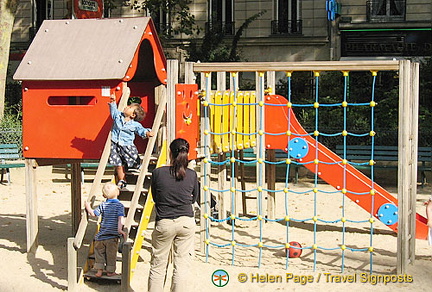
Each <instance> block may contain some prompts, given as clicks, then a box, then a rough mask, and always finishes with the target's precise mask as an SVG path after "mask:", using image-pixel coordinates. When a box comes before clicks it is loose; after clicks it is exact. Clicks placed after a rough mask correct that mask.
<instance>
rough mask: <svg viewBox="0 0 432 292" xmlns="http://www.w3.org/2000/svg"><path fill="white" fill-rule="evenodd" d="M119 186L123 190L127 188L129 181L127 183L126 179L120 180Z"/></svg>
mask: <svg viewBox="0 0 432 292" xmlns="http://www.w3.org/2000/svg"><path fill="white" fill-rule="evenodd" d="M117 186H118V188H119V189H120V190H123V189H125V188H126V186H127V183H126V181H124V180H120V181H119V182H118V183H117Z"/></svg>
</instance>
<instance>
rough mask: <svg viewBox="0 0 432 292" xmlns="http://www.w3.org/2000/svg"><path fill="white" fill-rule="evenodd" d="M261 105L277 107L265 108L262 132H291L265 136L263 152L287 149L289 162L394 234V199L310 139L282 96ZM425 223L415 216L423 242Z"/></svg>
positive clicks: (425, 232)
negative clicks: (265, 150)
mask: <svg viewBox="0 0 432 292" xmlns="http://www.w3.org/2000/svg"><path fill="white" fill-rule="evenodd" d="M265 103H266V104H275V105H280V106H266V107H265V129H266V132H269V133H286V132H287V131H290V132H291V136H290V137H289V136H288V135H282V136H281V135H277V136H274V135H267V136H266V142H265V143H266V148H267V149H287V148H289V149H290V155H291V156H292V157H293V159H295V160H296V161H298V162H299V163H305V164H304V166H305V167H306V168H308V169H309V170H310V171H312V172H313V173H316V174H318V176H319V177H320V178H321V179H323V180H324V181H326V182H327V183H328V184H330V185H332V186H333V187H335V188H336V189H338V190H341V192H344V193H345V194H346V196H347V197H348V198H350V199H351V200H353V201H354V202H356V203H357V204H358V205H359V206H360V207H362V208H363V209H365V210H366V211H367V212H369V213H372V214H373V216H374V217H376V218H377V219H378V220H380V221H381V222H383V223H384V224H386V225H387V226H388V227H389V228H391V229H393V230H394V231H395V232H397V230H398V223H397V218H398V215H397V213H398V212H397V211H398V208H397V206H398V201H397V199H396V198H394V197H393V196H392V195H391V194H390V193H389V192H387V191H386V190H385V189H383V188H382V187H381V186H379V185H378V184H377V183H375V182H372V181H371V179H370V178H369V177H367V176H366V175H364V174H363V173H362V172H360V171H359V170H357V169H356V168H355V167H353V166H351V165H349V164H348V163H347V164H343V163H342V158H341V157H339V156H338V155H336V154H335V153H333V152H332V151H331V150H329V149H328V148H327V147H325V146H324V145H323V144H321V143H319V142H317V141H316V139H315V137H314V136H311V135H308V133H307V132H306V131H305V130H304V129H303V127H302V126H301V125H300V123H299V122H298V120H297V118H296V117H295V114H294V112H293V110H292V108H290V107H288V106H287V103H288V101H287V100H286V98H285V97H283V96H280V95H268V96H266V100H265ZM276 117H277V118H276ZM288 125H289V129H288ZM288 143H289V146H288ZM314 162H317V163H314ZM371 210H372V211H371ZM426 222H427V220H426V218H424V217H423V216H421V215H419V214H416V238H417V239H427V236H428V227H427V225H426Z"/></svg>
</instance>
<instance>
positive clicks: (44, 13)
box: [30, 0, 54, 39]
mask: <svg viewBox="0 0 432 292" xmlns="http://www.w3.org/2000/svg"><path fill="white" fill-rule="evenodd" d="M53 9H54V5H53V0H41V1H34V2H33V7H32V12H33V19H32V21H33V22H32V27H30V38H31V39H33V37H34V36H35V35H36V32H37V31H38V29H39V27H40V26H41V25H42V22H43V21H44V20H46V19H53V18H54V17H53Z"/></svg>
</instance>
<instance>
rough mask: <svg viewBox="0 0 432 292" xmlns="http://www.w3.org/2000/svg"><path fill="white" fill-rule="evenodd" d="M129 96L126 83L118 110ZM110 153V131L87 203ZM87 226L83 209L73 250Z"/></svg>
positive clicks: (93, 193)
mask: <svg viewBox="0 0 432 292" xmlns="http://www.w3.org/2000/svg"><path fill="white" fill-rule="evenodd" d="M129 96H130V89H129V87H127V84H126V83H123V93H122V96H121V98H120V102H119V104H118V109H119V110H122V109H123V108H124V107H125V106H126V104H127V101H128V99H129ZM110 151H111V131H110V132H109V134H108V137H107V139H106V142H105V146H104V150H103V152H102V156H101V158H100V161H99V165H98V168H97V171H96V175H95V178H94V180H93V183H92V186H91V189H90V194H89V196H88V198H87V202H92V201H93V199H94V198H95V196H96V193H97V192H99V191H100V185H101V182H102V176H103V174H104V173H105V169H106V165H107V164H108V158H109V155H110ZM87 225H88V216H87V212H86V210H85V208H83V209H82V211H81V220H80V223H79V226H78V230H77V232H76V234H75V238H74V243H73V246H74V248H75V249H79V248H80V247H81V244H82V241H83V238H84V235H85V232H86V229H87Z"/></svg>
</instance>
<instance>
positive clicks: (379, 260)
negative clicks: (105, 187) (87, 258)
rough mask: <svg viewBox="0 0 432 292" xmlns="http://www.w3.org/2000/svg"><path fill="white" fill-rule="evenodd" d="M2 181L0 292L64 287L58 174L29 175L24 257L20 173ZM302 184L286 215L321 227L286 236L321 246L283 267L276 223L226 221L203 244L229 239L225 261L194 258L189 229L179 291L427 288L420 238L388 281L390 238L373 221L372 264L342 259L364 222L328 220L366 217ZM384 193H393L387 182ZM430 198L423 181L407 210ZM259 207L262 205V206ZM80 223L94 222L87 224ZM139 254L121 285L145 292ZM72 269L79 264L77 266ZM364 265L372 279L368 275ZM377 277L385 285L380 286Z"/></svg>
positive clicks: (217, 253)
mask: <svg viewBox="0 0 432 292" xmlns="http://www.w3.org/2000/svg"><path fill="white" fill-rule="evenodd" d="M11 175H12V184H11V185H5V184H2V185H0V202H1V203H0V224H1V227H2V228H1V229H0V258H1V261H0V266H1V271H2V277H0V291H1V292H9V291H59V290H67V246H66V244H67V238H68V237H70V236H73V235H72V231H71V223H70V222H71V201H70V183H69V182H68V181H67V180H65V179H64V176H63V175H61V174H53V173H52V169H51V167H48V166H46V167H39V168H38V169H37V180H38V185H37V192H38V212H39V247H38V249H37V251H36V253H35V254H27V253H26V220H25V214H26V206H25V199H26V198H25V178H24V169H12V170H11ZM90 186H91V183H90V181H89V182H86V183H85V184H84V185H83V200H85V199H86V198H87V195H88V191H89V190H90ZM312 186H313V184H311V182H310V181H307V180H305V181H300V182H299V183H298V184H297V185H296V186H295V187H293V189H294V188H295V190H296V191H298V192H299V194H296V195H295V196H293V199H291V200H290V202H289V203H288V209H289V212H290V214H291V217H292V218H297V219H305V218H310V217H311V216H312V214H313V212H314V208H316V209H315V211H316V215H317V216H319V218H323V219H325V220H327V221H329V222H326V223H323V222H321V223H320V224H319V226H318V228H317V232H316V235H315V236H316V238H314V233H313V232H312V230H313V229H314V224H313V222H312V221H307V222H294V221H292V222H291V228H290V232H289V240H290V241H297V242H299V243H300V244H301V245H302V246H310V245H311V244H312V243H313V242H314V240H316V241H315V242H316V243H317V244H318V246H320V247H323V248H325V249H318V250H317V252H316V253H314V252H313V250H311V249H305V250H303V252H302V256H301V257H300V258H294V259H290V260H289V262H288V268H286V257H285V251H284V248H281V247H280V245H281V244H282V243H283V242H285V241H286V226H285V224H283V222H282V223H281V222H268V223H263V224H262V225H261V226H259V225H258V224H257V222H256V221H241V222H236V225H235V228H234V233H232V229H231V225H229V224H227V223H212V226H211V229H210V230H211V231H210V237H211V241H212V243H215V244H217V245H224V244H227V243H228V244H229V243H230V241H231V236H232V235H233V234H234V235H233V236H234V237H235V241H236V242H237V243H238V245H237V246H236V247H235V249H234V259H233V258H232V255H233V253H232V246H231V245H229V246H228V247H214V246H211V247H210V255H209V256H206V254H205V253H202V252H201V251H200V234H199V229H198V228H197V233H196V254H195V258H194V261H193V265H192V267H191V270H190V271H188V275H189V283H190V284H189V286H188V288H189V291H227V290H231V291H256V290H258V289H259V290H260V291H317V290H322V291H346V290H347V289H349V290H351V291H362V292H364V291H376V289H379V291H407V290H408V289H409V291H430V289H431V288H430V287H432V261H431V260H430V259H431V255H432V247H430V246H429V245H428V244H427V242H426V241H423V240H417V241H416V260H415V263H414V264H413V265H410V266H409V267H408V271H407V273H406V274H405V275H396V251H397V247H396V236H395V234H393V233H392V232H391V230H390V229H388V228H387V227H386V226H384V225H383V224H381V223H379V222H378V223H376V224H374V226H375V227H374V228H375V230H374V231H375V232H374V233H375V235H374V236H373V237H372V246H374V252H373V254H372V266H371V261H370V260H371V254H370V253H368V252H355V251H351V250H349V249H348V250H346V251H345V253H344V256H343V257H342V252H341V250H340V246H341V244H343V243H345V244H346V246H348V247H350V248H354V249H361V248H364V247H368V246H370V244H371V237H370V224H368V223H350V222H347V223H346V226H345V233H344V235H342V234H343V233H342V232H341V230H342V225H341V223H340V222H339V223H331V222H330V221H332V220H335V219H337V218H341V217H342V216H344V217H346V218H348V219H350V220H354V221H361V220H364V219H365V218H366V219H367V218H368V213H367V212H365V211H364V210H362V209H360V208H359V207H358V206H356V204H355V203H353V202H351V201H349V200H348V201H343V200H342V198H341V196H340V195H339V194H335V193H332V190H333V191H334V189H332V188H331V187H329V186H326V185H322V186H321V185H320V186H319V188H320V189H323V190H324V191H326V192H327V193H318V195H319V198H318V200H317V202H318V203H317V205H316V207H315V206H314V205H313V203H311V202H312V201H313V200H311V199H312V198H313V196H314V193H313V192H311V191H310V190H311V188H312ZM385 188H386V189H388V190H389V191H390V192H392V193H394V192H395V187H394V186H391V185H390V186H385ZM308 190H309V191H308ZM300 193H301V194H300ZM430 193H431V187H430V185H427V186H426V187H424V188H420V187H419V190H418V196H417V207H418V213H420V214H421V215H423V216H424V214H425V210H424V206H423V202H424V201H425V200H427V198H428V197H429V195H430ZM100 199H101V198H99V200H100ZM265 203H266V201H265V200H264V201H263V204H265ZM276 205H277V210H276V217H277V218H282V217H283V216H284V215H283V214H284V211H285V204H284V198H283V195H281V196H278V198H277V201H276ZM255 206H256V200H248V209H249V214H250V215H251V216H253V215H254V214H256V213H255V212H256V207H255ZM342 212H343V213H342ZM90 225H94V223H93V222H91V223H90ZM149 233H150V231H149ZM147 239H148V238H147ZM260 241H261V242H262V243H263V244H264V247H263V248H262V254H261V255H262V256H261V258H259V254H260V252H259V249H258V248H257V247H248V246H247V245H255V244H257V243H258V242H260ZM241 245H246V247H243V246H241ZM278 246H279V247H278ZM141 258H142V260H141V261H140V262H139V263H138V265H137V270H136V272H135V276H134V278H133V280H132V283H131V284H132V289H133V290H134V291H146V288H147V275H148V269H149V263H148V260H149V258H150V254H149V243H148V242H146V243H145V245H144V248H143V250H142V251H141ZM233 263H234V265H233ZM82 264H83V263H82V262H79V265H82ZM258 265H259V266H260V267H259V268H258ZM342 267H343V271H342ZM219 269H221V270H224V271H226V272H227V273H228V275H229V281H228V284H227V285H226V286H224V287H216V286H215V285H214V284H213V283H212V281H211V279H212V274H213V273H214V272H215V271H216V270H219ZM371 269H372V276H368V275H369V272H370V271H371ZM386 279H387V280H388V281H390V282H389V283H387V284H384V283H382V282H383V281H385V280H386ZM344 281H345V283H344ZM374 281H378V282H380V283H377V284H376V283H374ZM391 281H393V282H391ZM168 285H169V283H168ZM80 290H82V291H120V286H119V285H117V284H113V283H107V282H88V281H85V282H84V284H83V285H81V286H80ZM168 290H169V289H166V291H168Z"/></svg>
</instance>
